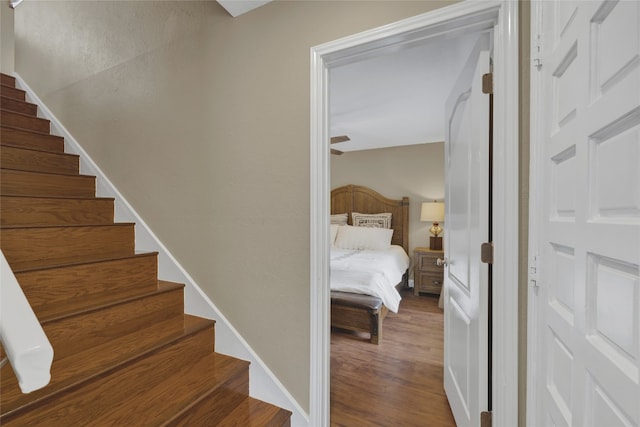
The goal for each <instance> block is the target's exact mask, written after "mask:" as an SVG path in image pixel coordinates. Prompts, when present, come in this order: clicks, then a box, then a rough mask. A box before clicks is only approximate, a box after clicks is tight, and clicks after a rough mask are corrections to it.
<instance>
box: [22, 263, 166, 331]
mask: <svg viewBox="0 0 640 427" xmlns="http://www.w3.org/2000/svg"><path fill="white" fill-rule="evenodd" d="M157 272H158V260H157V253H155V252H153V253H148V254H138V255H133V256H130V257H126V258H120V259H110V260H102V261H98V262H92V263H84V264H83V263H81V264H75V265H68V266H62V267H53V268H43V269H38V270H30V271H26V272H22V273H16V274H15V276H16V279H17V280H18V283H20V286H21V287H22V290H23V292H24V294H25V296H26V297H27V299H28V300H29V303H30V304H31V307H32V308H33V311H34V313H36V316H37V317H38V318H39V319H41V320H44V319H49V318H54V317H58V316H61V315H63V314H64V313H67V312H70V311H72V312H73V311H83V310H90V309H93V308H96V307H100V306H102V305H105V304H107V303H109V302H114V301H118V300H121V299H126V298H132V297H136V296H140V295H144V294H145V293H149V292H153V291H156V290H157V289H158V286H159V284H158V279H157ZM162 286H163V283H160V287H162Z"/></svg>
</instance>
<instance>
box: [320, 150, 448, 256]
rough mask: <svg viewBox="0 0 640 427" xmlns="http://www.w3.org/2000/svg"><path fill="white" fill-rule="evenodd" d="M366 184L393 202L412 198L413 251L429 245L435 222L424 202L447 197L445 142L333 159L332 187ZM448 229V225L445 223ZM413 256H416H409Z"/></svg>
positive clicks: (351, 154)
mask: <svg viewBox="0 0 640 427" xmlns="http://www.w3.org/2000/svg"><path fill="white" fill-rule="evenodd" d="M347 184H358V185H364V186H367V187H369V188H372V189H374V190H376V191H377V192H379V193H381V194H382V195H383V196H385V197H388V198H390V199H399V198H401V197H403V196H408V197H409V250H410V251H413V248H415V247H417V246H428V240H429V235H430V234H429V231H428V229H429V227H431V223H426V222H420V207H421V204H422V202H426V201H431V200H434V199H437V200H442V199H443V198H444V143H443V142H437V143H432V144H417V145H407V146H402V147H390V148H378V149H375V150H364V151H351V152H345V153H344V154H342V155H341V156H331V188H332V189H333V188H337V187H340V186H343V185H347ZM443 227H445V228H446V224H443ZM409 256H410V257H413V253H409Z"/></svg>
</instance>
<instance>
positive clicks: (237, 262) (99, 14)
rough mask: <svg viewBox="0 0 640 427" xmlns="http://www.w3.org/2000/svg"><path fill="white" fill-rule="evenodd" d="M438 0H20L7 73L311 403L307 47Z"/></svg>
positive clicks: (303, 400) (283, 377)
mask: <svg viewBox="0 0 640 427" xmlns="http://www.w3.org/2000/svg"><path fill="white" fill-rule="evenodd" d="M448 3H450V2H436V1H406V2H404V1H393V2H391V1H385V2H380V1H371V2H369V1H340V2H335V1H296V2H290V1H275V2H272V3H269V4H267V5H266V6H263V7H261V8H258V9H256V10H254V11H252V12H250V13H247V14H246V15H242V16H240V17H237V18H232V17H231V16H229V15H228V14H227V13H226V11H225V10H224V9H223V8H222V7H221V6H220V5H219V4H217V3H216V2H213V1H207V2H200V1H195V2H190V1H175V2H174V1H145V2H135V1H122V2H120V1H82V2H78V1H36V0H33V1H29V2H23V3H22V4H21V5H20V6H19V8H18V9H17V10H16V12H15V29H16V71H17V72H18V73H19V74H20V75H21V76H22V77H23V78H24V79H25V81H26V82H27V83H28V84H29V85H30V86H31V87H32V88H33V89H34V90H35V91H36V92H37V93H38V95H39V97H40V98H41V99H42V100H43V101H44V102H45V103H46V104H47V105H48V106H49V108H50V109H51V110H52V111H53V113H54V114H55V115H56V116H57V117H58V118H59V119H60V120H61V121H62V122H63V124H64V125H65V126H66V127H67V128H68V129H69V130H70V131H71V132H72V134H73V135H74V136H75V138H76V139H77V140H78V141H79V142H80V144H81V145H82V146H83V147H84V149H85V150H86V151H87V152H88V153H89V155H90V156H91V157H92V158H93V159H94V160H95V161H96V162H97V164H98V165H99V167H100V168H101V169H102V170H103V171H104V172H105V173H106V174H107V175H108V176H109V178H110V179H111V181H112V182H113V183H114V184H115V185H116V186H117V187H118V189H119V190H120V192H121V193H122V194H123V195H124V196H125V197H126V198H127V200H128V201H129V202H130V203H131V204H132V205H133V207H134V208H135V209H136V210H137V211H138V213H139V214H140V215H141V216H142V217H143V219H144V220H145V222H146V223H147V224H148V225H149V226H150V227H151V228H152V230H153V231H154V232H155V234H156V235H157V236H158V237H159V238H160V239H161V240H162V242H163V243H164V244H165V246H166V247H167V248H168V249H169V250H170V251H171V252H172V253H173V255H174V256H175V257H176V258H177V259H178V261H179V262H180V263H181V264H182V265H183V266H184V267H185V268H186V270H187V271H188V272H189V274H190V275H191V276H192V277H193V278H194V279H195V280H196V282H197V283H198V284H199V285H200V286H201V287H202V289H203V290H204V291H205V292H206V293H207V295H208V296H209V297H210V298H211V299H212V300H213V301H214V302H215V304H216V305H217V306H218V307H219V309H220V310H221V311H222V312H223V314H224V315H225V316H226V317H227V318H228V319H229V320H230V322H231V323H232V324H233V326H234V327H235V328H236V329H237V330H238V331H239V332H240V334H241V335H242V336H243V337H244V338H245V339H246V341H247V342H248V343H249V344H250V345H251V346H252V348H253V349H254V350H255V351H256V352H257V354H258V355H259V356H260V357H261V358H262V359H263V360H264V361H265V363H266V364H267V365H268V366H269V368H270V369H271V370H272V371H273V372H274V373H275V375H276V376H277V377H278V378H279V379H280V381H281V382H282V383H283V384H284V385H285V387H286V388H287V389H288V391H289V392H290V393H291V394H292V396H293V397H294V398H295V399H297V400H298V402H299V403H300V405H301V406H302V408H304V409H305V410H308V408H309V360H310V355H309V134H310V129H309V114H310V111H309V103H310V88H309V69H310V62H309V50H310V48H311V47H312V46H315V45H319V44H322V43H325V42H329V41H332V40H335V39H338V38H341V37H344V36H347V35H351V34H354V33H357V32H360V31H363V30H366V29H370V28H374V27H378V26H381V25H384V24H387V23H391V22H394V21H397V20H400V19H403V18H406V17H409V16H414V15H417V14H420V13H423V12H426V11H429V10H432V9H436V8H438V7H442V6H444V5H446V4H448Z"/></svg>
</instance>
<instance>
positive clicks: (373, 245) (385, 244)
mask: <svg viewBox="0 0 640 427" xmlns="http://www.w3.org/2000/svg"><path fill="white" fill-rule="evenodd" d="M391 236H393V230H392V229H390V228H372V227H353V226H351V225H343V226H341V227H339V228H338V235H337V236H336V242H335V246H336V247H337V248H340V249H351V250H363V249H370V250H385V249H389V247H390V246H391Z"/></svg>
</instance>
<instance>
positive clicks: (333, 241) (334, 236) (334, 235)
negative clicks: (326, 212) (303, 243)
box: [329, 224, 342, 246]
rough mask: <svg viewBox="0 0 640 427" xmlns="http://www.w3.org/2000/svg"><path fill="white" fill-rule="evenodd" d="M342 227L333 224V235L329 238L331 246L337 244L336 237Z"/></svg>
mask: <svg viewBox="0 0 640 427" xmlns="http://www.w3.org/2000/svg"><path fill="white" fill-rule="evenodd" d="M340 227H342V226H341V225H339V224H331V235H330V237H329V242H330V243H331V246H333V245H334V244H335V242H336V236H337V235H338V228H340Z"/></svg>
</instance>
